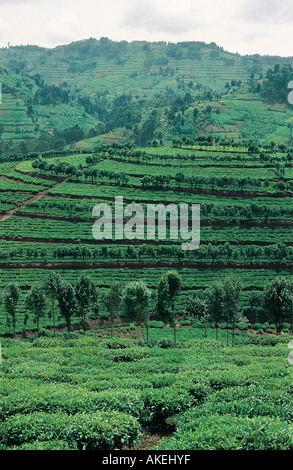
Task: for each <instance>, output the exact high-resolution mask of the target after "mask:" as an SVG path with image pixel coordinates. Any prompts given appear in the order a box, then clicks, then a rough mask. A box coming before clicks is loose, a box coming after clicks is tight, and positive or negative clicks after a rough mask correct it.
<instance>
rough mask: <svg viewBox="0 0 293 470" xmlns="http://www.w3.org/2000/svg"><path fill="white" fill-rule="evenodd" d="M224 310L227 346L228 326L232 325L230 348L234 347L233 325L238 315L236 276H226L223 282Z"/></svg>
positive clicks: (239, 284)
mask: <svg viewBox="0 0 293 470" xmlns="http://www.w3.org/2000/svg"><path fill="white" fill-rule="evenodd" d="M223 289H224V310H225V315H226V318H227V346H228V345H229V335H228V333H229V329H228V324H229V323H232V346H233V345H234V333H235V323H236V320H237V319H238V318H239V314H240V303H239V297H240V292H241V279H239V278H238V277H236V276H227V277H226V278H225V279H224V280H223Z"/></svg>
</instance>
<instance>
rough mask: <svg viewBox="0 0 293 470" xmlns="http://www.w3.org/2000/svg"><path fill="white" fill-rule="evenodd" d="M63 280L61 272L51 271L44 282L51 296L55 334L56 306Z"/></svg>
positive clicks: (45, 288)
mask: <svg viewBox="0 0 293 470" xmlns="http://www.w3.org/2000/svg"><path fill="white" fill-rule="evenodd" d="M61 282H62V278H61V276H60V274H58V273H55V272H51V273H49V274H48V276H47V278H46V280H45V283H44V290H45V294H46V295H47V296H48V297H49V299H50V301H51V312H52V318H53V330H54V336H55V335H56V324H55V306H56V302H57V298H58V290H59V288H60V284H61Z"/></svg>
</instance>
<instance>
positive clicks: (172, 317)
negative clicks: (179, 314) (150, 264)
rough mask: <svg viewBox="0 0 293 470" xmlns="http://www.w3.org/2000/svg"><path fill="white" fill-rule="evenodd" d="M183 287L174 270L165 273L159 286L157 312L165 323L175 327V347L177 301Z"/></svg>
mask: <svg viewBox="0 0 293 470" xmlns="http://www.w3.org/2000/svg"><path fill="white" fill-rule="evenodd" d="M181 287H182V280H181V277H180V276H179V274H178V273H177V271H173V270H171V271H167V272H166V273H165V274H163V276H162V277H161V279H160V281H159V283H158V287H157V312H158V315H159V317H160V318H161V319H162V320H163V321H164V323H169V324H170V326H172V327H173V333H174V346H175V347H176V345H177V343H176V310H175V302H176V298H177V296H178V294H179V293H180V291H181Z"/></svg>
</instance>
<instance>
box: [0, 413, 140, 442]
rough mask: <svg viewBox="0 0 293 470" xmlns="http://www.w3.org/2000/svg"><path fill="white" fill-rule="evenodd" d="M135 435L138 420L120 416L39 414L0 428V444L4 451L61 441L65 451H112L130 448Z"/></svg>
mask: <svg viewBox="0 0 293 470" xmlns="http://www.w3.org/2000/svg"><path fill="white" fill-rule="evenodd" d="M138 435H139V424H138V422H137V420H136V419H135V418H134V417H133V416H130V415H126V414H124V413H119V412H111V413H110V412H108V413H107V412H100V413H92V414H76V415H73V416H69V415H67V414H62V413H57V414H51V413H38V412H35V413H31V414H27V415H22V414H16V415H14V416H13V417H11V418H9V419H7V420H6V421H5V422H4V423H2V424H1V426H0V441H1V443H2V446H4V448H5V447H11V446H19V445H22V444H25V443H30V442H32V441H34V442H35V443H36V442H44V441H45V442H48V441H61V442H63V443H66V445H65V446H64V447H66V446H67V447H68V448H73V449H78V450H93V449H102V450H111V449H121V448H122V447H123V446H124V445H128V446H132V445H133V443H134V441H135V439H137V437H138ZM63 445H64V444H62V446H63ZM45 447H48V446H45ZM29 448H30V449H31V446H29Z"/></svg>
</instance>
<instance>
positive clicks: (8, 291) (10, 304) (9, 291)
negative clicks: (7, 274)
mask: <svg viewBox="0 0 293 470" xmlns="http://www.w3.org/2000/svg"><path fill="white" fill-rule="evenodd" d="M19 293H20V291H19V287H18V284H17V283H16V282H10V283H9V284H8V285H7V286H6V287H5V289H4V291H3V302H4V306H5V309H6V312H7V313H8V315H9V316H10V317H11V319H12V329H13V338H15V335H16V321H17V318H16V309H17V304H18V301H19Z"/></svg>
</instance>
